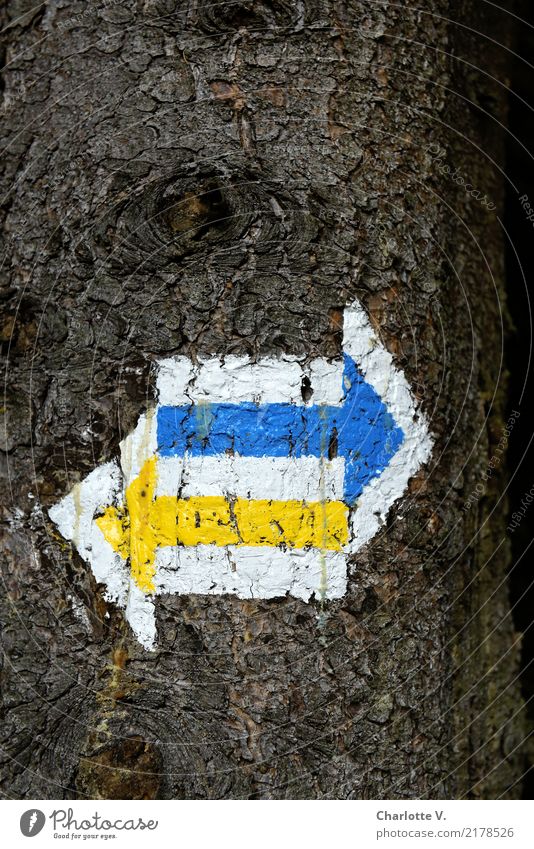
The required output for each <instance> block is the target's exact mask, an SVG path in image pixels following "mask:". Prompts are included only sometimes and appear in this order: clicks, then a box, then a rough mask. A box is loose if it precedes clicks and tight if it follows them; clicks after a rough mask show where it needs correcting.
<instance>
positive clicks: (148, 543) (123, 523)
mask: <svg viewBox="0 0 534 849" xmlns="http://www.w3.org/2000/svg"><path fill="white" fill-rule="evenodd" d="M156 481H157V461H156V457H152V458H151V459H150V460H147V462H146V463H145V464H144V466H143V468H142V470H141V473H140V475H139V477H138V478H136V479H135V480H134V481H133V482H132V483H131V484H130V486H129V487H128V489H127V490H126V510H120V509H119V510H118V509H117V508H116V507H108V508H107V510H106V511H105V513H104V515H103V516H100V517H99V518H98V519H96V523H97V525H98V527H99V528H100V530H101V531H102V533H103V534H104V536H105V538H106V539H107V541H108V542H109V543H110V545H111V546H112V548H113V549H114V551H118V552H119V554H120V555H121V557H123V558H124V559H126V558H127V557H128V556H129V557H130V567H131V573H132V577H133V579H134V580H135V582H136V583H137V585H138V586H139V587H140V589H142V590H143V591H144V592H146V593H150V592H154V590H155V586H154V574H155V557H156V550H157V549H158V548H160V547H163V546H173V545H184V546H195V545H219V546H224V545H249V546H280V545H285V546H287V547H288V548H307V547H313V548H320V549H323V550H330V551H341V549H342V548H343V546H344V545H346V543H347V542H348V518H347V517H348V508H347V506H346V504H344V503H343V502H341V501H317V502H312V503H309V504H308V503H306V502H305V501H268V500H254V501H252V500H247V499H237V500H235V501H229V500H228V499H226V498H224V497H223V496H197V497H193V498H175V497H173V496H170V495H161V496H159V497H158V498H156V497H155V490H156Z"/></svg>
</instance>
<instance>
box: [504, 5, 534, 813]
mask: <svg viewBox="0 0 534 849" xmlns="http://www.w3.org/2000/svg"><path fill="white" fill-rule="evenodd" d="M514 6H515V9H514V11H515V13H516V14H517V15H518V16H519V17H520V18H522V19H523V22H522V21H516V22H515V25H514V28H513V36H514V37H513V43H512V49H513V51H514V53H515V54H517V55H516V56H514V55H512V56H511V67H510V70H511V75H510V77H511V78H510V88H511V91H512V94H511V95H510V107H509V109H510V111H509V129H510V132H509V133H508V134H507V143H506V170H507V175H508V177H509V178H510V180H511V181H512V183H514V184H515V185H516V186H517V188H518V189H519V196H518V195H517V194H516V193H515V191H514V190H513V189H512V188H511V186H510V184H509V183H508V184H507V199H506V214H505V222H504V223H505V226H506V229H507V231H508V235H509V238H510V239H511V241H512V244H510V243H508V250H507V257H506V262H507V281H508V283H507V286H508V305H509V311H510V315H511V319H512V323H513V327H512V329H511V332H510V333H509V335H508V339H507V348H508V355H507V363H508V369H509V371H510V407H509V412H511V411H512V410H514V409H515V410H519V409H520V410H521V416H520V418H519V419H518V420H517V424H516V426H515V427H514V429H513V431H512V434H511V436H510V443H509V465H510V473H511V478H512V479H511V482H510V486H509V490H508V492H509V502H508V509H509V514H510V517H511V516H512V514H513V513H514V512H515V511H516V510H519V509H520V508H521V501H522V499H523V498H524V497H525V494H526V493H528V492H529V490H530V489H531V487H532V486H533V484H534V474H533V471H534V463H533V458H534V444H533V443H534V429H533V426H532V415H531V413H529V410H528V408H529V406H531V405H529V401H530V402H531V399H532V398H533V375H532V363H530V362H529V360H530V357H531V356H532V328H531V322H532V303H531V302H532V300H533V298H534V292H533V289H532V275H533V271H534V268H533V265H534V255H533V253H534V252H533V246H534V222H533V221H527V220H526V214H525V212H524V210H523V208H522V206H521V204H520V202H519V200H518V197H520V196H521V195H522V194H527V195H528V196H529V200H530V203H531V204H532V205H534V160H533V148H534V8H533V4H532V0H520V2H518V3H516V4H514ZM515 95H518V96H515ZM520 98H522V100H523V101H524V102H522V101H521V100H520ZM521 144H523V145H524V146H525V148H526V150H525V149H524V148H523V147H522V146H521ZM516 254H517V255H516ZM531 409H532V406H531ZM533 524H534V509H533V508H532V506H531V507H530V508H529V510H528V511H527V513H526V514H525V517H524V519H523V521H522V522H521V523H520V525H519V527H518V528H517V529H516V530H515V531H514V533H512V535H511V544H512V556H513V559H512V564H511V571H510V591H511V600H512V605H513V615H514V622H515V627H516V629H517V630H518V631H521V632H523V634H524V642H523V652H522V689H523V695H524V698H525V701H527V705H528V706H527V709H528V716H529V719H530V725H531V726H532V724H533V723H534V627H533V626H534V619H533V613H534V574H533V568H532V563H533V554H534V548H533V546H532V541H533V539H532V528H533ZM531 740H532V738H531ZM531 752H532V747H531ZM523 797H524V798H525V799H532V798H534V764H533V763H532V755H531V766H530V770H529V772H528V773H527V775H526V776H525V782H524V787H523Z"/></svg>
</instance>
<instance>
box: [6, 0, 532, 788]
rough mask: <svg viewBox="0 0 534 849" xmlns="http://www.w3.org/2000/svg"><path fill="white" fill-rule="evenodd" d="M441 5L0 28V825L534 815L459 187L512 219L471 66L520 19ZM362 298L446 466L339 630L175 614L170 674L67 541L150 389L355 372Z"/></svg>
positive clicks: (273, 6) (168, 638)
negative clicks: (353, 814) (60, 811)
mask: <svg viewBox="0 0 534 849" xmlns="http://www.w3.org/2000/svg"><path fill="white" fill-rule="evenodd" d="M415 5H417V6H418V7H419V8H418V10H416V9H411V8H409V7H408V6H406V5H404V4H386V3H383V2H372V3H370V2H353V0H302V2H289V0H236V2H228V3H224V4H214V3H213V2H211V0H191V2H187V0H183V2H178V3H175V2H173V0H121V2H120V3H118V2H103V0H96V2H91V3H82V2H67V1H66V0H49V2H47V3H45V4H43V5H42V6H40V7H37V8H35V10H33V11H29V10H31V9H32V8H33V6H34V3H33V0H9V1H8V2H7V4H6V5H5V6H4V7H3V9H2V14H3V16H4V25H5V26H6V29H5V30H4V33H3V38H4V49H5V64H6V69H5V72H4V75H3V80H4V91H3V97H4V107H3V108H4V118H5V120H4V122H3V124H4V135H5V138H4V139H3V144H5V145H6V146H7V151H6V155H5V157H4V191H3V203H4V212H5V233H6V257H7V259H6V263H5V270H6V272H7V274H6V279H5V281H4V283H3V288H2V290H1V295H2V299H3V301H2V303H3V307H4V316H5V318H4V325H3V338H4V341H5V347H6V354H7V357H8V365H7V370H6V374H7V383H6V400H5V410H4V412H5V415H6V430H5V432H4V435H3V440H4V444H3V446H2V447H3V451H4V453H3V454H2V464H3V473H4V476H5V481H6V483H5V484H4V485H3V486H4V487H5V492H6V493H7V498H6V499H5V504H4V508H3V521H4V530H5V533H4V535H3V561H2V569H3V582H4V588H5V590H6V593H5V599H4V603H3V619H4V622H5V625H4V633H3V648H4V652H5V655H4V669H3V687H2V689H3V700H4V718H3V721H2V738H3V741H4V746H5V749H4V754H3V756H2V758H3V770H4V785H3V787H4V793H5V794H6V795H8V796H11V797H16V798H25V797H27V798H38V797H42V798H69V799H72V798H78V797H79V798H82V797H84V796H87V797H92V798H211V799H219V798H303V797H308V798H316V797H317V798H321V797H328V798H376V799H379V798H386V797H390V798H417V797H420V798H421V797H447V798H460V797H462V796H464V795H466V796H467V797H476V798H494V797H498V796H500V795H501V794H504V796H507V795H510V796H515V795H518V794H519V786H520V785H519V784H515V785H514V782H515V781H516V780H517V779H518V778H519V776H520V775H521V772H522V769H523V768H524V765H523V757H524V756H523V754H522V750H521V745H520V744H521V740H522V737H523V734H524V731H523V729H522V724H521V712H520V707H521V704H520V697H519V691H518V687H517V685H516V683H515V682H514V678H515V676H516V674H517V648H518V644H517V637H516V636H515V635H514V634H513V625H512V621H511V617H510V615H509V604H508V596H507V591H506V586H505V584H504V583H503V581H504V578H505V574H506V567H507V551H508V548H507V544H506V543H505V542H504V541H503V540H504V526H505V520H504V516H503V513H504V511H503V508H502V504H501V505H500V507H499V508H498V510H497V511H493V512H492V508H493V504H494V492H493V489H495V488H496V487H497V476H496V475H495V476H493V477H492V478H491V480H490V482H489V484H488V487H487V492H486V494H485V496H484V497H483V498H481V499H479V500H478V501H477V503H476V504H475V505H474V506H473V507H472V508H471V509H470V510H467V511H464V510H463V509H462V508H463V506H464V504H465V500H466V498H467V497H468V496H469V494H470V492H471V491H472V490H473V488H474V487H475V486H476V484H477V483H478V482H479V480H480V479H481V475H482V473H483V472H484V470H485V469H486V466H487V463H488V461H489V458H490V457H491V456H492V451H493V447H492V446H493V445H494V444H495V443H496V442H498V441H499V439H500V436H501V427H502V425H503V394H502V393H503V382H502V370H501V363H502V360H501V343H502V326H501V319H502V313H503V299H502V298H503V296H502V285H503V269H502V263H501V254H502V242H501V239H502V235H501V229H500V226H499V222H498V219H497V216H496V212H492V211H490V210H488V208H487V206H485V205H484V204H481V203H480V202H479V201H477V200H475V199H473V197H471V196H469V195H468V194H467V193H466V192H465V191H464V189H463V188H461V187H459V186H458V185H456V184H455V183H454V182H453V181H452V180H450V179H449V178H448V177H447V176H446V174H444V173H443V169H442V167H439V162H437V161H436V156H435V151H436V150H437V148H439V149H440V150H443V151H444V152H446V157H445V159H442V160H441V162H442V163H443V162H445V161H448V162H449V163H450V165H451V168H453V169H454V168H460V170H461V171H462V173H465V175H466V177H467V178H469V182H470V183H471V184H473V185H474V186H475V187H476V188H478V189H480V192H481V194H484V193H486V194H487V196H488V198H490V199H491V201H493V202H494V203H495V205H496V206H497V212H498V209H499V207H500V204H501V199H502V185H501V184H502V175H501V173H500V171H499V167H498V163H499V162H500V159H501V143H502V142H501V131H500V128H499V124H498V122H497V121H496V120H495V119H494V118H492V117H491V115H490V114H489V113H493V114H494V115H496V116H497V119H498V121H502V120H504V119H503V116H504V113H505V107H504V93H503V89H502V87H501V86H499V85H498V84H497V83H496V82H494V81H492V80H491V78H490V77H489V76H487V75H485V74H484V73H483V72H477V71H476V70H475V69H474V67H473V66H476V65H479V64H482V65H483V67H484V68H487V67H489V66H492V67H493V73H494V74H495V76H499V72H498V71H496V70H495V67H496V65H495V63H496V62H499V61H500V59H499V57H500V54H499V52H498V51H497V49H496V47H495V45H493V44H492V42H491V41H488V40H486V39H485V38H484V37H483V36H482V35H474V34H473V32H472V31H471V30H470V29H469V28H470V27H475V28H480V25H479V22H478V20H477V16H478V14H479V12H478V11H477V9H476V8H475V7H476V6H477V5H478V7H479V11H480V14H481V16H482V13H483V17H484V21H485V23H484V26H485V28H486V29H487V31H488V33H489V34H490V35H492V36H495V34H496V33H497V37H498V38H502V18H498V17H496V19H495V21H493V20H492V17H491V15H490V7H489V6H488V7H485V8H484V9H480V6H481V5H482V4H473V5H471V4H470V3H467V2H460V3H454V4H453V3H449V2H446V0H434V2H424V0H423V2H421V3H418V4H415ZM454 20H457V21H460V23H461V24H462V26H457V25H455V24H454V23H453V22H451V21H454ZM453 57H455V58H453ZM463 60H466V61H463ZM469 63H471V64H469ZM431 146H437V148H436V147H432V149H431V151H430V152H429V148H431ZM199 193H200V194H201V198H200V201H199V200H198V198H197V199H195V196H197V195H198V194H199ZM354 298H358V299H360V300H361V301H362V302H363V304H364V305H365V306H366V308H367V310H368V312H369V314H370V316H371V318H372V320H373V321H374V323H375V325H376V327H377V328H378V329H379V331H380V333H381V337H382V339H383V340H384V341H385V344H386V345H387V347H388V348H389V350H390V351H391V352H392V353H393V354H394V356H395V358H396V362H397V363H398V364H399V366H400V367H402V368H403V369H404V370H405V372H406V374H407V376H408V378H409V380H410V382H411V384H412V385H413V386H414V388H415V391H416V394H417V395H418V397H419V398H421V399H422V405H423V408H424V409H425V410H426V412H427V414H428V416H429V417H431V428H432V432H433V434H434V436H435V439H436V446H435V449H434V452H433V457H432V461H431V463H430V464H429V466H428V468H427V469H425V470H423V471H422V472H421V473H420V474H419V475H418V476H417V478H415V479H414V480H413V481H412V483H411V486H410V491H409V493H408V496H407V498H406V499H405V500H404V501H403V502H402V504H401V505H400V507H399V506H397V508H396V509H393V510H392V512H391V514H390V517H389V521H388V524H387V527H385V528H384V531H383V533H381V534H380V535H379V536H378V537H376V538H375V539H374V540H373V542H372V543H371V544H370V545H369V546H367V548H366V549H365V550H363V551H362V552H361V553H360V554H358V555H357V556H356V557H355V558H354V559H353V562H352V566H351V578H350V586H349V592H348V594H347V596H346V597H345V598H344V599H342V600H341V601H338V602H332V603H329V604H328V605H327V606H326V607H325V609H324V611H322V613H323V615H321V616H318V613H319V612H321V611H320V610H319V605H318V604H314V603H312V604H305V603H303V602H300V601H296V600H294V599H292V598H285V599H280V600H274V601H270V602H265V601H264V602H262V601H240V600H238V599H236V598H232V597H220V598H214V597H211V598H210V597H203V596H192V597H178V596H168V597H164V598H161V599H158V602H157V605H156V610H157V620H158V630H159V636H160V646H159V649H158V651H157V652H156V653H155V654H154V655H151V654H148V653H146V652H144V651H143V650H142V649H141V647H140V646H139V645H138V644H137V643H136V641H135V640H134V639H133V638H132V636H131V633H130V631H129V629H128V626H127V625H126V623H125V622H124V620H123V618H122V615H121V613H120V611H118V610H117V609H116V608H115V607H114V606H112V605H107V604H106V603H105V602H104V601H103V595H102V592H101V589H102V588H99V587H98V586H96V585H95V583H94V580H93V578H92V575H91V573H90V571H89V570H88V569H87V567H86V566H85V564H84V563H83V562H82V561H81V560H80V559H79V557H78V556H77V554H75V553H74V552H73V550H72V549H71V547H70V546H69V545H68V544H66V543H65V542H64V541H62V540H61V538H59V536H58V534H57V532H56V531H55V530H54V526H53V525H52V523H51V522H50V521H49V519H48V517H47V513H46V510H47V508H48V507H50V506H51V505H52V504H53V503H54V502H56V501H57V500H58V499H59V498H60V497H61V496H62V495H64V494H65V493H66V492H67V491H69V490H70V489H71V487H72V485H73V484H74V483H75V482H76V481H77V480H80V479H81V478H82V477H83V476H85V475H86V474H87V473H88V472H89V471H91V470H92V469H93V468H94V467H95V466H96V465H97V464H98V463H101V462H103V461H105V460H108V459H111V458H113V457H115V456H116V455H117V451H118V443H119V441H120V439H121V438H122V437H123V436H124V434H125V433H126V432H128V431H130V430H131V429H132V427H133V425H134V424H135V422H136V421H137V418H138V415H139V413H140V412H142V411H143V410H144V409H146V407H147V405H149V404H150V402H151V399H152V397H153V378H152V370H151V365H152V363H153V362H154V360H155V359H157V358H158V357H161V356H171V355H173V354H178V353H185V354H187V355H190V356H192V357H194V356H196V355H198V354H202V353H212V352H216V353H227V352H232V353H248V354H251V355H252V356H254V357H257V356H265V355H267V354H275V355H276V354H278V353H280V352H290V353H298V354H301V353H308V354H309V355H310V356H335V355H338V354H339V346H340V324H339V320H340V316H341V310H342V308H343V306H344V305H345V304H346V303H348V302H349V301H351V300H353V299H354ZM517 711H519V713H517ZM512 785H514V786H512ZM509 788H512V789H509Z"/></svg>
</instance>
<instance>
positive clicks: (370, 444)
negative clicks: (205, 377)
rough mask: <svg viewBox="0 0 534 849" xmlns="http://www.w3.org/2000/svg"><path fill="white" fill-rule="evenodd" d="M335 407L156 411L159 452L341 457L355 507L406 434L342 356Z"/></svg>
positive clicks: (232, 406) (198, 406) (202, 406)
mask: <svg viewBox="0 0 534 849" xmlns="http://www.w3.org/2000/svg"><path fill="white" fill-rule="evenodd" d="M344 386H345V387H347V386H348V387H349V388H348V389H347V390H346V391H345V399H344V402H343V404H342V405H341V406H340V407H328V406H319V405H312V406H308V407H304V406H296V405H295V404H254V403H253V402H245V403H241V404H210V403H206V404H204V403H195V404H190V405H187V406H181V407H160V408H159V409H158V453H159V454H160V455H161V456H163V457H174V456H183V455H184V454H186V453H188V454H191V455H193V456H202V455H203V456H213V455H216V454H224V453H230V452H235V453H236V454H240V455H242V456H244V457H288V456H290V457H304V456H313V457H321V456H324V457H328V455H329V451H330V454H334V455H336V456H342V457H344V458H345V480H344V499H345V501H346V503H347V504H351V505H352V504H354V501H355V500H356V499H357V498H358V496H359V495H360V493H361V491H362V489H363V487H364V486H365V484H366V483H368V481H370V480H371V479H372V478H374V477H377V476H378V475H379V474H380V473H381V472H382V471H383V470H384V469H385V467H386V466H387V465H388V463H389V461H390V459H391V458H392V457H393V455H394V454H395V452H396V451H397V449H398V448H399V446H400V444H401V442H402V440H403V438H404V434H403V432H402V430H401V428H400V427H399V426H398V425H397V424H396V422H395V421H394V419H393V418H392V416H391V415H390V414H389V413H388V411H387V409H386V407H385V405H384V404H383V402H382V400H381V399H380V397H379V396H378V395H377V393H376V392H375V391H374V389H373V388H372V386H370V385H369V384H368V383H366V382H365V381H364V379H363V378H362V376H361V375H360V373H359V372H358V370H357V368H356V365H355V363H354V361H353V360H352V359H351V358H350V357H348V356H346V355H345V370H344Z"/></svg>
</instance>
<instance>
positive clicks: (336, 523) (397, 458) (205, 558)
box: [50, 305, 431, 649]
mask: <svg viewBox="0 0 534 849" xmlns="http://www.w3.org/2000/svg"><path fill="white" fill-rule="evenodd" d="M303 386H305V387H307V391H306V392H305V393H304V392H303V391H302V387H303ZM430 450H431V439H430V436H429V433H428V426H427V423H426V420H425V418H424V416H423V415H422V413H421V412H419V411H418V410H417V408H416V404H415V402H414V399H413V397H412V394H411V393H410V390H409V387H408V384H407V382H406V379H405V377H404V375H403V374H402V373H401V372H400V371H399V370H398V369H396V368H395V367H394V364H393V359H392V357H391V355H390V354H389V353H388V352H387V351H386V350H385V348H384V347H383V346H382V345H381V344H380V342H379V341H378V339H377V338H376V335H375V333H374V331H373V330H372V328H371V325H370V323H369V320H368V318H367V316H366V314H365V312H364V311H363V309H362V308H361V307H360V306H359V305H353V306H351V307H349V308H347V309H346V310H345V315H344V336H343V358H342V359H340V360H337V361H327V360H324V359H316V360H313V361H312V362H308V363H301V362H299V360H298V359H297V358H296V357H289V356H287V357H282V358H280V359H274V358H264V359H262V360H260V361H259V362H252V361H251V360H250V359H249V358H247V357H236V356H228V357H226V358H224V359H223V358H218V357H212V358H209V359H205V360H200V361H199V362H198V363H193V362H192V361H190V360H188V359H187V358H185V357H176V358H174V359H167V360H163V361H162V362H160V363H159V371H158V403H157V405H156V407H155V408H154V409H153V410H150V411H149V412H148V413H147V414H146V415H143V416H141V417H140V419H139V422H138V425H137V427H136V428H135V430H134V431H133V433H132V434H130V435H129V436H128V437H127V438H126V439H125V440H124V441H123V442H122V443H121V465H120V468H119V466H118V465H117V464H115V463H110V464H106V466H104V467H101V469H104V470H105V471H104V472H102V471H101V470H95V472H93V473H91V475H89V476H88V477H87V478H86V479H85V481H82V482H81V483H80V484H77V486H76V487H75V489H74V490H73V492H72V493H71V494H70V495H68V496H67V497H66V498H64V499H63V501H61V502H60V503H59V504H57V505H56V506H55V507H53V508H52V509H51V511H50V516H51V518H52V519H53V521H55V522H56V524H57V525H58V527H59V529H60V531H61V533H62V534H63V535H64V536H65V537H66V538H67V539H70V540H72V541H73V543H74V544H75V546H76V548H77V549H78V551H79V552H80V553H81V554H82V556H83V557H84V558H85V559H86V560H87V562H88V563H90V564H91V566H92V568H93V571H94V573H95V576H97V577H98V576H100V578H99V580H102V578H104V583H106V585H107V587H108V595H109V597H110V598H111V599H112V600H114V601H117V602H118V603H119V604H120V605H121V606H122V607H124V608H125V611H126V618H127V619H128V622H129V623H130V625H131V627H132V629H133V631H134V633H135V634H136V636H137V638H138V639H139V641H140V642H141V643H142V644H143V645H144V646H145V647H146V648H149V649H151V648H153V647H154V645H155V642H156V625H155V607H154V597H155V596H156V595H158V594H162V593H173V592H175V593H199V594H225V593H233V594H235V595H237V596H239V597H241V598H276V597H281V596H285V595H286V594H290V595H292V596H294V597H296V598H301V599H303V600H305V601H309V600H310V599H312V598H313V597H315V598H316V599H317V600H320V601H321V603H322V604H324V603H325V602H326V601H328V600H330V599H334V598H340V597H342V596H343V595H344V593H345V592H346V587H347V580H348V569H347V557H348V556H349V555H350V554H351V553H354V552H355V551H356V550H357V549H358V548H360V547H361V546H362V545H364V544H365V543H366V542H368V541H369V540H370V539H371V538H372V536H373V535H374V534H375V533H376V531H377V530H378V528H379V527H380V524H381V522H382V521H383V520H384V518H385V515H386V513H387V511H388V509H389V507H390V506H391V504H393V503H394V501H396V500H397V499H398V498H399V497H400V496H401V495H402V493H403V492H404V490H405V488H406V485H407V483H408V480H409V479H410V477H411V476H412V475H413V474H414V473H415V472H416V471H417V469H418V468H419V467H420V466H421V464H422V463H424V462H425V461H426V460H427V459H428V457H429V456H430ZM102 475H104V476H105V477H106V478H107V480H106V485H105V486H104V487H102V486H101V484H102V480H101V478H102ZM99 486H100V491H99Z"/></svg>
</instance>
